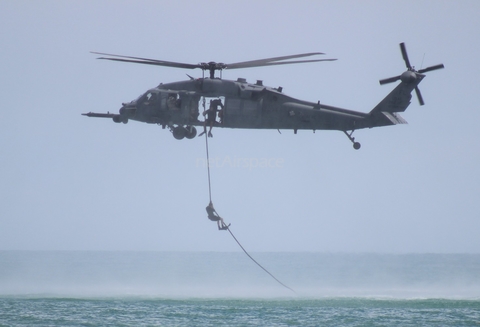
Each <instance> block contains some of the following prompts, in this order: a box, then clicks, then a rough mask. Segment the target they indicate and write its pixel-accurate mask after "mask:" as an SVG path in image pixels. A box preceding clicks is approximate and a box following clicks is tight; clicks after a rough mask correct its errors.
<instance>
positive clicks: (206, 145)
mask: <svg viewBox="0 0 480 327" xmlns="http://www.w3.org/2000/svg"><path fill="white" fill-rule="evenodd" d="M205 149H206V150H207V171H208V196H209V198H210V202H212V183H211V182H210V157H209V156H208V137H207V133H205Z"/></svg>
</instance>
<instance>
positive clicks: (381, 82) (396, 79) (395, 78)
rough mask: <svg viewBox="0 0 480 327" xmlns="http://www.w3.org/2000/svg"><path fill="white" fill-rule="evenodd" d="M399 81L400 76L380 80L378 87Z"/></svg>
mask: <svg viewBox="0 0 480 327" xmlns="http://www.w3.org/2000/svg"><path fill="white" fill-rule="evenodd" d="M399 79H400V76H395V77H390V78H385V79H381V80H380V85H383V84H388V83H393V82H396V81H398V80H399Z"/></svg>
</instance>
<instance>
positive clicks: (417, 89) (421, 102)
mask: <svg viewBox="0 0 480 327" xmlns="http://www.w3.org/2000/svg"><path fill="white" fill-rule="evenodd" d="M415 93H417V98H418V102H419V103H420V105H421V106H423V105H424V104H425V102H423V97H422V93H420V89H419V88H418V86H415Z"/></svg>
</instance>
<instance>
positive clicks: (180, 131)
mask: <svg viewBox="0 0 480 327" xmlns="http://www.w3.org/2000/svg"><path fill="white" fill-rule="evenodd" d="M172 134H173V137H174V138H176V139H177V140H181V139H183V138H184V137H185V136H186V134H187V130H186V129H185V127H183V126H177V127H174V128H173V130H172Z"/></svg>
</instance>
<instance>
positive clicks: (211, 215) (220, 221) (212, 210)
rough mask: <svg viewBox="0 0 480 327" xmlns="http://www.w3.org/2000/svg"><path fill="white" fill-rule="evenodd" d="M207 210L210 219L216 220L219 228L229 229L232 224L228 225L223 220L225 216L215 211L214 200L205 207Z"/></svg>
mask: <svg viewBox="0 0 480 327" xmlns="http://www.w3.org/2000/svg"><path fill="white" fill-rule="evenodd" d="M205 210H207V214H208V219H210V220H211V221H216V222H217V226H218V230H227V229H228V227H229V226H230V224H228V225H226V224H225V222H224V221H223V218H222V217H220V216H219V215H218V214H217V212H216V211H215V208H214V207H213V203H212V201H210V203H209V204H208V206H207V207H206V208H205Z"/></svg>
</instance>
